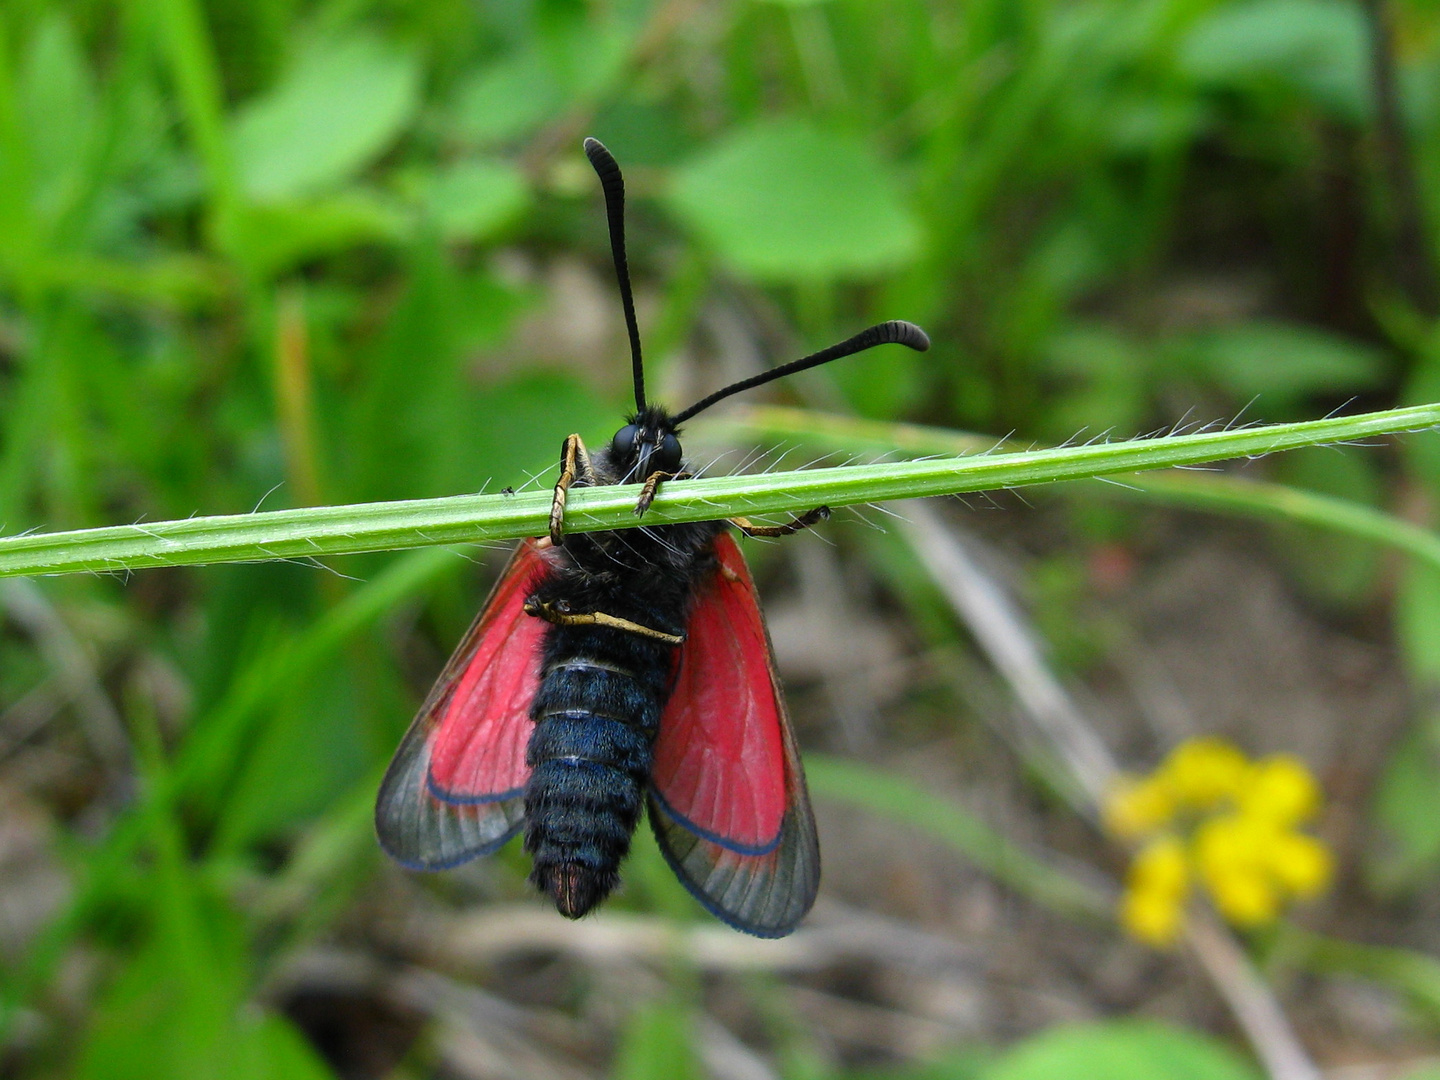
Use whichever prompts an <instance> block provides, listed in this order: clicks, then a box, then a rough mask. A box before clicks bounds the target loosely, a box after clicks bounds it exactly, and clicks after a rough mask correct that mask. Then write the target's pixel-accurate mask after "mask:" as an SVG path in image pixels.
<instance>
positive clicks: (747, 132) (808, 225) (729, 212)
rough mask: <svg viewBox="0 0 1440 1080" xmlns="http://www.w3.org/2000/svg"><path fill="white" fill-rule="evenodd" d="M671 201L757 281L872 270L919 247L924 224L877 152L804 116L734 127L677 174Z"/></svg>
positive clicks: (857, 275) (879, 270)
mask: <svg viewBox="0 0 1440 1080" xmlns="http://www.w3.org/2000/svg"><path fill="white" fill-rule="evenodd" d="M666 201H667V203H668V205H669V207H670V209H671V210H672V211H673V212H674V214H675V215H676V217H678V218H679V219H680V221H681V222H682V223H683V224H684V225H686V226H687V227H688V228H690V229H691V230H693V231H694V232H695V233H696V234H697V235H698V236H699V237H700V238H701V239H702V240H703V241H704V242H705V243H707V244H708V245H709V246H710V247H712V248H713V249H714V250H715V251H716V253H717V254H719V256H720V257H721V258H722V259H723V260H724V261H725V262H727V263H728V264H729V265H730V266H731V267H732V268H733V269H734V270H736V271H737V272H739V273H740V274H743V275H745V276H748V277H751V278H754V279H756V280H757V281H769V282H786V281H807V280H817V279H819V280H825V279H834V278H869V277H875V276H878V275H880V274H883V273H885V272H886V271H888V270H893V269H894V268H895V267H897V266H900V265H902V264H904V263H906V262H908V261H910V260H911V259H912V258H914V257H915V256H916V255H917V254H918V253H919V250H920V242H921V232H920V225H919V223H918V221H917V220H916V219H915V217H914V216H913V215H912V214H911V212H910V211H909V209H907V207H906V206H905V203H904V201H903V200H902V198H901V195H900V186H899V184H898V182H897V181H896V180H895V178H894V176H893V175H892V174H891V172H890V170H889V169H888V168H887V167H886V166H885V165H884V163H882V162H881V161H880V160H879V158H878V157H876V155H875V153H874V152H873V150H871V148H870V147H869V146H867V145H866V144H865V143H864V142H862V141H860V140H858V139H855V138H852V137H850V136H847V135H835V134H828V133H826V132H823V131H820V130H819V129H818V128H815V127H813V126H811V125H810V124H809V123H807V122H805V121H803V120H781V121H774V122H765V123H761V124H759V125H756V126H754V127H750V128H746V129H744V130H742V131H739V132H737V133H735V134H732V135H731V136H729V137H728V138H726V139H724V140H723V141H722V142H720V143H719V144H718V145H717V146H715V147H713V148H712V149H711V150H709V151H708V152H706V153H704V154H702V155H701V156H700V157H699V158H697V159H696V160H694V161H692V162H690V163H689V164H688V165H685V166H683V167H682V168H681V169H680V170H679V171H678V172H677V173H676V174H675V176H674V178H673V180H672V183H671V185H670V189H669V192H668V195H667V200H666Z"/></svg>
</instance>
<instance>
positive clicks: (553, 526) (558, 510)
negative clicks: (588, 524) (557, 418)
mask: <svg viewBox="0 0 1440 1080" xmlns="http://www.w3.org/2000/svg"><path fill="white" fill-rule="evenodd" d="M594 482H595V469H594V468H593V467H592V466H591V464H590V453H589V451H587V450H586V449H585V444H584V443H583V442H582V441H581V440H580V436H579V435H567V436H565V443H564V445H563V446H562V447H561V448H560V479H558V480H556V481H555V498H554V499H553V500H552V501H551V503H550V542H551V543H552V544H555V545H556V546H557V547H558V546H560V545H561V544H563V543H564V542H565V537H564V533H565V496H566V493H567V492H569V490H570V486H571V485H572V484H575V483H579V484H580V485H582V486H584V485H587V484H593V483H594Z"/></svg>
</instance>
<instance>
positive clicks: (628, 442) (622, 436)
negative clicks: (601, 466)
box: [610, 424, 640, 461]
mask: <svg viewBox="0 0 1440 1080" xmlns="http://www.w3.org/2000/svg"><path fill="white" fill-rule="evenodd" d="M639 444H640V428H639V427H638V426H637V425H635V424H626V425H625V426H624V427H622V428H621V429H620V430H619V431H617V432H616V433H615V438H613V439H611V440H610V456H611V457H613V458H614V459H615V460H616V461H629V460H631V459H632V458H634V456H635V451H636V450H637V449H639Z"/></svg>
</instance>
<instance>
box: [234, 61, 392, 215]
mask: <svg viewBox="0 0 1440 1080" xmlns="http://www.w3.org/2000/svg"><path fill="white" fill-rule="evenodd" d="M419 90H420V67H419V64H418V63H417V62H416V60H415V58H414V57H412V56H409V55H407V54H405V53H401V52H397V51H395V49H394V48H393V47H391V46H390V45H387V44H385V43H383V42H381V41H379V40H377V39H375V38H370V37H358V36H357V37H351V38H345V39H336V40H324V41H321V42H318V43H317V44H315V45H314V46H312V47H311V48H310V49H309V50H308V51H306V52H305V53H304V54H303V55H302V56H301V58H300V60H299V62H298V63H297V64H296V65H295V67H294V69H293V70H292V71H291V72H290V73H289V74H288V75H287V76H286V78H285V79H283V80H282V81H281V83H280V85H279V86H277V87H276V88H275V89H274V90H273V91H271V92H270V93H268V94H266V95H265V96H264V97H262V98H259V99H258V100H255V101H252V102H249V103H248V104H247V105H246V106H245V107H244V108H243V109H242V110H241V111H240V114H239V115H238V116H237V117H236V119H235V125H234V150H235V161H236V165H237V167H238V168H239V171H240V183H241V187H242V188H243V190H244V191H245V193H246V194H247V195H249V196H250V197H251V198H253V199H257V200H261V201H266V200H281V199H288V198H294V197H297V196H303V195H313V194H317V193H319V192H322V191H325V190H326V189H329V188H332V187H334V186H335V185H336V184H339V183H342V182H343V181H345V180H348V179H350V178H351V177H352V176H354V175H355V174H356V173H357V172H359V171H360V170H361V169H362V168H364V167H365V166H366V165H367V164H369V163H370V162H371V161H372V160H374V159H375V158H376V157H377V156H378V155H379V154H380V153H381V152H383V151H384V150H385V149H386V147H388V146H389V145H390V143H392V142H393V141H394V140H395V138H396V136H397V135H398V134H399V133H400V130H401V128H402V127H404V125H405V123H406V121H407V120H408V119H409V118H410V116H411V114H412V113H413V112H414V110H415V106H416V104H417V103H418V101H419Z"/></svg>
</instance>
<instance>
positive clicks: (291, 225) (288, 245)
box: [243, 189, 410, 274]
mask: <svg viewBox="0 0 1440 1080" xmlns="http://www.w3.org/2000/svg"><path fill="white" fill-rule="evenodd" d="M409 232H410V220H409V218H408V217H407V215H406V214H405V213H404V212H403V211H402V210H401V208H400V207H398V206H396V205H395V204H393V203H392V202H390V201H389V200H388V199H386V198H385V197H384V196H383V195H379V194H376V193H374V192H369V191H364V190H360V189H351V190H349V191H341V192H337V193H336V194H334V195H329V196H323V197H320V198H315V199H305V200H294V201H283V202H272V203H259V204H256V205H253V206H249V207H247V208H246V209H245V234H244V238H243V244H244V251H245V253H246V255H247V256H248V258H249V259H250V261H251V264H252V265H253V266H254V267H255V268H256V269H257V270H258V271H260V272H261V273H263V274H279V273H281V272H283V271H285V270H288V269H290V268H291V267H293V266H295V265H296V264H298V263H303V262H308V261H310V260H312V259H317V258H320V257H322V256H325V255H331V254H334V253H336V252H339V251H344V250H345V249H347V248H352V247H355V246H356V245H359V244H367V243H387V244H390V243H398V242H400V241H402V240H404V239H405V238H406V236H407V235H408V234H409Z"/></svg>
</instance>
